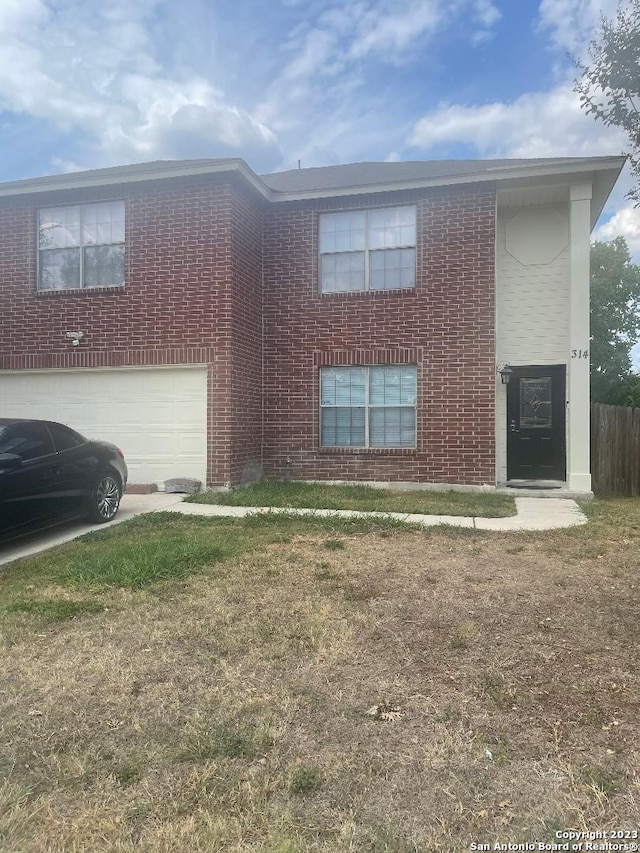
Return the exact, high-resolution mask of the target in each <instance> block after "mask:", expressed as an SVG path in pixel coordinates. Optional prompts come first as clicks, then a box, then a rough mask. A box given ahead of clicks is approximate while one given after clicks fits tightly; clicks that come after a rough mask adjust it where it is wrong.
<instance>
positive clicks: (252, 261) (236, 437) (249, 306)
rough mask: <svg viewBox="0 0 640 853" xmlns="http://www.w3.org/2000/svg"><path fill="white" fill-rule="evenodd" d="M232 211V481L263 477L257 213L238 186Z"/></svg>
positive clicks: (259, 220)
mask: <svg viewBox="0 0 640 853" xmlns="http://www.w3.org/2000/svg"><path fill="white" fill-rule="evenodd" d="M233 202H234V203H233V208H232V245H231V252H232V258H233V261H232V314H231V399H232V427H231V435H232V438H231V460H230V464H231V482H232V483H244V482H251V481H253V480H259V479H260V478H261V477H262V210H261V207H260V206H259V205H258V203H257V202H256V199H255V197H254V195H253V194H251V195H249V192H248V191H247V190H242V189H241V188H240V187H238V189H237V190H236V191H235V192H234V198H233Z"/></svg>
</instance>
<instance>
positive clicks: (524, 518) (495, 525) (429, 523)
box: [0, 492, 587, 565]
mask: <svg viewBox="0 0 640 853" xmlns="http://www.w3.org/2000/svg"><path fill="white" fill-rule="evenodd" d="M183 500H184V496H183V495H172V494H164V493H162V492H156V493H155V494H151V495H125V496H124V498H123V499H122V503H121V505H120V512H119V513H118V515H117V517H116V518H115V519H114V520H113V521H112V522H110V523H109V524H107V525H104V524H94V525H88V524H86V522H84V521H75V522H72V523H69V524H65V525H61V526H60V527H56V528H52V529H50V530H44V531H42V532H40V533H34V534H32V535H30V536H25V537H23V538H22V539H21V540H17V541H15V542H10V543H7V544H6V545H3V544H0V565H3V564H7V563H11V562H13V561H14V560H19V559H22V558H24V557H31V556H32V555H34V554H39V553H41V552H42V551H48V550H49V548H54V547H55V546H56V545H61V544H62V543H63V542H69V541H71V540H72V539H76V538H77V537H78V536H84V534H85V533H89V532H90V531H92V530H104V529H105V527H111V525H113V524H119V523H120V522H122V521H126V520H127V519H129V518H133V517H134V516H136V515H141V514H142V513H146V512H179V513H182V514H183V515H205V516H225V517H230V518H244V517H245V516H247V515H256V514H264V513H279V514H283V513H284V514H291V515H318V516H323V517H332V516H333V517H335V518H367V517H372V518H395V519H397V520H398V521H406V522H410V523H412V524H421V525H422V526H423V527H433V526H434V525H438V524H448V525H451V526H454V527H471V528H475V529H476V530H553V529H558V528H562V527H573V526H574V525H576V524H585V523H586V521H587V519H586V517H585V516H584V515H583V513H582V512H581V511H580V508H579V507H578V505H577V504H576V502H575V501H573V500H569V499H567V498H516V499H515V502H516V508H517V511H518V514H517V515H514V516H510V517H509V518H469V517H468V516H460V515H420V514H414V513H403V512H358V511H356V510H349V509H294V508H291V507H265V506H260V507H255V506H220V505H217V504H191V503H183Z"/></svg>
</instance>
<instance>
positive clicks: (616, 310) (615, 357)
mask: <svg viewBox="0 0 640 853" xmlns="http://www.w3.org/2000/svg"><path fill="white" fill-rule="evenodd" d="M639 312H640V266H638V265H637V264H634V263H632V262H631V257H630V255H629V249H628V247H627V243H626V240H625V239H624V237H616V238H615V240H612V241H611V242H610V243H599V242H596V243H594V244H593V245H592V247H591V397H592V399H593V401H594V402H596V403H612V404H614V405H623V406H629V405H640V376H638V375H637V374H634V373H633V372H632V370H631V358H630V351H631V348H632V347H633V345H634V344H635V343H636V341H637V340H638V336H639V335H640V328H639V326H640V313H639Z"/></svg>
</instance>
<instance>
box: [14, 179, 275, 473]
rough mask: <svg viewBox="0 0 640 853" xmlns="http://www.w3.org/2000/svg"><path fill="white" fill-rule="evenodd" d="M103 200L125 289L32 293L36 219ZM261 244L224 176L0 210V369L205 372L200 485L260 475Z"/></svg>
mask: <svg viewBox="0 0 640 853" xmlns="http://www.w3.org/2000/svg"><path fill="white" fill-rule="evenodd" d="M108 198H122V199H124V202H125V211H126V273H125V286H124V287H122V288H100V289H91V290H78V291H72V292H68V291H67V292H50V293H38V292H37V290H36V274H37V273H36V269H37V240H36V222H37V211H38V208H39V207H41V206H49V205H54V204H69V203H77V202H82V201H97V200H104V199H108ZM260 238H261V225H260V213H259V208H258V207H257V201H256V200H253V201H252V200H251V199H250V198H249V197H248V196H247V194H246V190H244V188H243V187H242V186H241V185H240V183H239V181H237V180H236V179H235V178H233V177H230V176H221V177H215V176H213V177H209V178H207V177H199V178H185V179H179V180H178V179H176V180H168V181H162V182H155V183H144V184H143V183H141V184H129V185H124V186H121V187H105V188H99V189H95V188H93V189H86V190H74V191H65V192H59V193H55V194H53V193H47V194H42V195H40V196H29V197H28V198H26V197H24V198H23V199H20V198H13V199H10V200H9V199H7V200H4V201H0V317H2V335H0V369H9V370H13V369H27V368H31V369H37V368H47V367H58V368H60V367H106V366H126V365H141V364H149V365H152V364H181V363H190V362H191V363H208V364H209V387H210V398H209V423H208V445H209V464H208V474H207V481H208V482H209V483H212V484H228V483H230V482H231V481H232V480H237V479H239V478H240V477H241V476H244V473H243V472H245V471H247V470H252V471H258V470H259V462H260V447H259V442H258V443H256V442H255V435H256V425H255V424H256V422H258V423H260V420H261V417H260V398H261V392H260V389H259V387H258V388H257V389H256V383H259V377H260V373H261V370H260V367H261V352H260V326H261V322H260V316H259V315H260V285H261V272H260V257H259V255H260V247H261V246H260ZM69 329H73V330H78V329H80V330H82V331H83V332H84V338H83V339H82V342H81V345H80V346H79V347H72V346H71V343H70V341H68V340H66V338H65V331H67V330H69ZM232 331H233V338H232ZM232 340H233V343H232ZM242 364H245V365H249V368H248V370H247V372H246V374H244V373H242V371H239V366H241V365H242ZM249 423H250V424H251V430H250V440H249V436H248V435H247V427H246V425H247V424H249ZM256 459H257V462H256ZM232 469H233V470H232Z"/></svg>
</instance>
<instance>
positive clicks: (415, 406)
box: [318, 362, 418, 451]
mask: <svg viewBox="0 0 640 853" xmlns="http://www.w3.org/2000/svg"><path fill="white" fill-rule="evenodd" d="M372 367H373V368H380V367H382V368H384V367H388V368H394V367H396V368H399V367H413V369H414V370H415V372H416V399H415V402H414V403H374V404H373V405H371V404H370V403H369V370H370V369H371V368H372ZM323 370H364V371H365V376H366V379H365V386H364V403H363V405H362V406H335V405H332V404H328V403H323V402H322V371H323ZM318 389H319V393H318V399H319V402H320V422H319V424H318V436H319V440H320V445H319V446H320V449H321V450H328V449H329V450H331V449H334V448H340V449H345V448H346V449H351V450H376V451H384V450H415V449H416V448H417V446H418V366H417V364H412V363H409V364H407V363H405V362H403V363H402V364H336V365H325V366H324V367H321V368H320V371H319V373H318ZM323 409H364V441H365V443H364V444H323V443H322V410H323ZM371 409H413V416H414V425H413V435H414V442H413V444H412V445H406V444H382V445H380V444H375V445H371V444H370V443H369V412H370V411H371Z"/></svg>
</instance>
